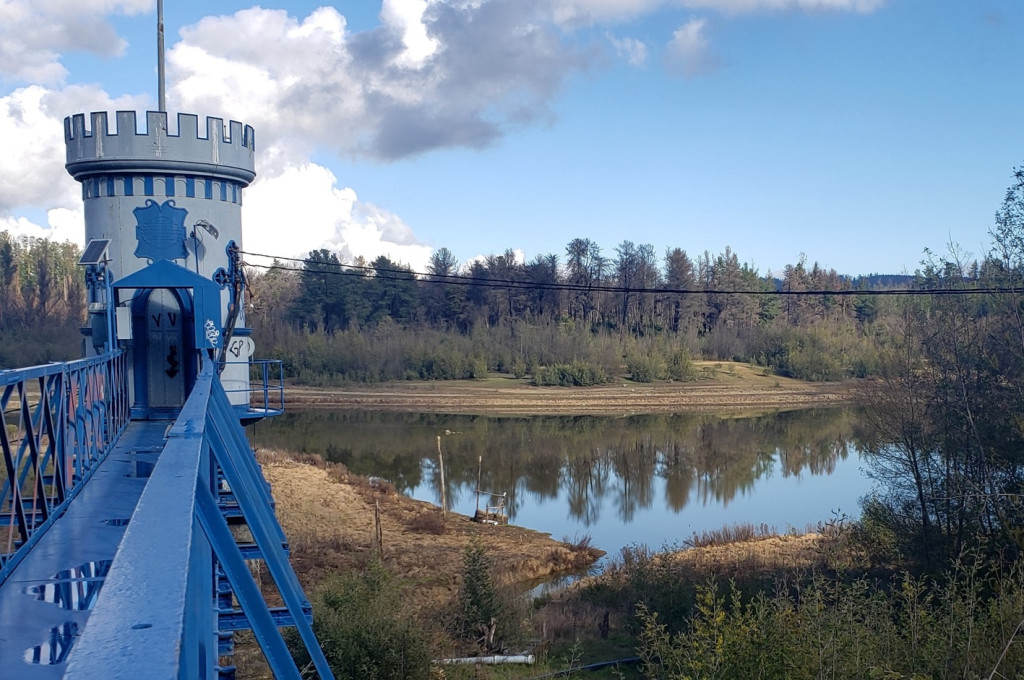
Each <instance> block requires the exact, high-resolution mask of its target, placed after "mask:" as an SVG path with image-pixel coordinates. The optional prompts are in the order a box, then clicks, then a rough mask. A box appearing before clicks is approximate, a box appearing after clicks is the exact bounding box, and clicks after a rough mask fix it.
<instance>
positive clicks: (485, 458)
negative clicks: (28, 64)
mask: <svg viewBox="0 0 1024 680" xmlns="http://www.w3.org/2000/svg"><path fill="white" fill-rule="evenodd" d="M855 423H856V415H855V413H854V412H853V411H852V410H850V409H841V408H840V409H810V410H803V411H788V412H781V413H776V414H770V415H761V416H755V417H745V418H735V417H732V418H722V417H717V416H712V415H704V414H676V415H645V416H630V417H620V418H610V417H595V416H534V417H490V416H455V415H437V414H420V413H383V412H360V411H329V410H310V411H301V412H294V413H286V414H284V415H282V416H279V417H277V418H274V419H272V420H269V421H266V422H263V423H260V424H258V425H256V426H254V427H250V428H249V434H250V438H251V439H252V440H253V442H254V444H255V445H256V446H257V447H258V448H269V449H279V450H285V451H296V452H307V453H318V454H321V455H324V456H326V457H327V458H328V459H329V460H333V461H338V462H341V463H344V464H345V465H346V466H347V467H348V468H349V469H350V470H351V471H352V472H354V473H356V474H360V475H367V476H376V477H383V478H385V479H387V480H388V481H390V482H391V483H392V484H393V485H394V486H395V488H396V490H398V491H399V492H401V493H404V494H407V495H409V496H411V497H413V498H417V499H420V500H424V501H429V502H431V503H438V504H439V503H440V499H441V487H440V475H439V468H438V454H437V447H438V440H437V438H438V437H440V447H441V451H442V453H443V455H444V462H445V473H446V474H445V478H446V479H445V482H446V497H447V499H448V506H449V508H451V509H452V510H455V511H456V512H460V513H463V514H466V515H472V514H473V512H474V510H475V509H476V506H477V503H478V500H477V497H476V494H475V493H474V490H475V489H476V487H477V476H478V474H479V475H480V487H481V488H482V489H484V490H486V491H492V492H494V493H496V494H505V495H506V501H505V503H506V508H507V511H508V514H509V518H510V521H511V522H512V523H514V524H518V525H521V526H525V527H529V528H532V529H536V530H538V531H544V532H548V533H550V534H551V535H552V536H554V537H555V538H563V537H566V538H569V539H576V538H579V537H582V536H590V538H591V540H592V542H593V544H594V545H595V546H597V547H598V548H601V549H602V550H605V551H607V552H609V553H610V554H615V553H617V552H618V551H619V550H620V549H621V548H622V547H623V546H627V545H632V544H646V545H647V546H649V547H651V548H659V547H662V546H672V545H682V544H683V543H684V542H685V541H686V540H687V539H689V538H691V537H692V536H693V534H694V533H701V532H704V531H711V530H715V529H718V528H720V527H723V526H726V525H732V524H753V525H755V526H759V525H762V524H764V525H767V526H768V527H771V528H774V529H776V530H779V531H787V530H790V529H793V530H796V531H799V532H803V531H805V530H807V529H808V527H814V526H815V525H817V524H818V523H819V522H822V521H827V520H829V519H831V518H833V517H835V516H838V515H840V514H848V515H851V516H856V515H858V514H859V506H858V500H859V498H860V497H861V496H863V495H864V494H866V493H867V492H868V490H869V488H870V480H869V479H868V478H867V477H866V476H865V475H864V474H863V472H862V469H861V468H862V467H863V463H862V460H861V455H860V453H859V451H858V449H857V447H856V445H855V440H854V426H855Z"/></svg>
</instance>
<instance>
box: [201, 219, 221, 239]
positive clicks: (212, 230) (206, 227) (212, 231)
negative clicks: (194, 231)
mask: <svg viewBox="0 0 1024 680" xmlns="http://www.w3.org/2000/svg"><path fill="white" fill-rule="evenodd" d="M196 226H197V227H201V228H202V229H203V231H205V232H206V233H207V234H209V235H210V236H212V237H214V238H217V237H218V236H220V232H218V231H217V227H215V226H213V225H212V224H210V223H209V222H207V221H206V220H199V221H198V222H196Z"/></svg>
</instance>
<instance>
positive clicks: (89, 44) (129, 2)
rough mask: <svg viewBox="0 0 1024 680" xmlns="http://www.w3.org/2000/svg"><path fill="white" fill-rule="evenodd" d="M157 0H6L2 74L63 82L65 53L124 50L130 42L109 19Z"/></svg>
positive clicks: (0, 21)
mask: <svg viewBox="0 0 1024 680" xmlns="http://www.w3.org/2000/svg"><path fill="white" fill-rule="evenodd" d="M152 7H153V0H48V1H47V2H39V0H3V2H0V77H3V78H4V79H6V80H13V81H21V82H35V83H42V84H58V83H61V82H63V80H64V78H65V76H66V75H67V69H66V68H65V67H64V66H63V65H62V64H61V63H60V53H61V52H69V51H70V52H76V51H80V52H90V53H93V54H97V55H100V56H104V57H110V56H115V55H118V54H120V53H121V52H122V51H123V50H124V48H125V45H126V43H125V41H124V39H123V38H121V37H120V36H118V35H117V33H116V31H115V30H114V27H113V26H112V25H111V24H110V22H109V21H108V20H107V19H106V17H107V15H110V14H129V15H130V14H138V13H140V12H147V11H149V10H150V9H152Z"/></svg>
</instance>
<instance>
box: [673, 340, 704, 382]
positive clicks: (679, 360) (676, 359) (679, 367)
mask: <svg viewBox="0 0 1024 680" xmlns="http://www.w3.org/2000/svg"><path fill="white" fill-rule="evenodd" d="M666 370H667V373H668V377H669V378H671V379H672V380H679V381H690V380H696V379H697V369H695V368H694V367H693V359H691V358H690V353H689V352H688V351H686V349H685V348H680V349H677V350H676V351H674V352H672V354H671V356H669V359H668V367H667V369H666Z"/></svg>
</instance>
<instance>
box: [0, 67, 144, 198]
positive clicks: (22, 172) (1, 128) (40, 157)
mask: <svg viewBox="0 0 1024 680" xmlns="http://www.w3.org/2000/svg"><path fill="white" fill-rule="evenodd" d="M143 102H144V99H138V98H132V97H121V98H118V99H112V98H111V97H110V96H109V95H107V94H106V93H105V92H103V91H102V90H101V89H99V88H98V87H95V86H80V85H79V86H74V87H68V88H64V89H62V90H50V89H47V88H45V87H42V86H39V85H32V86H30V87H24V88H19V89H17V90H14V91H13V92H11V93H10V94H8V95H5V96H3V97H0V139H3V140H4V153H2V154H0V217H9V216H10V214H11V212H12V211H13V210H14V209H16V208H18V207H23V206H47V207H51V206H55V207H61V208H75V207H77V206H78V205H79V204H80V196H81V192H80V189H79V188H78V184H77V183H76V182H75V181H74V180H73V179H71V176H70V175H68V173H67V172H66V171H65V170H64V122H63V121H64V117H65V116H66V115H67V114H68V113H70V112H78V111H93V110H107V109H117V108H135V107H136V106H140V105H142V104H143Z"/></svg>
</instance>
